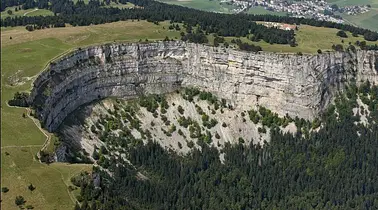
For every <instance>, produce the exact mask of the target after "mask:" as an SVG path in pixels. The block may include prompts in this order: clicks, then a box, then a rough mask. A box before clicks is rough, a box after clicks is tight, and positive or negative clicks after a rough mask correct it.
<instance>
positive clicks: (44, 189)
mask: <svg viewBox="0 0 378 210" xmlns="http://www.w3.org/2000/svg"><path fill="white" fill-rule="evenodd" d="M168 26H169V22H161V23H160V24H159V25H155V24H153V23H148V22H146V21H123V22H115V23H109V24H102V25H93V26H82V27H66V28H51V29H44V30H36V31H33V32H28V31H27V30H26V29H25V28H24V27H13V28H1V43H2V45H1V55H2V56H1V118H2V121H1V134H2V138H1V146H2V151H1V157H2V159H1V172H2V177H1V184H2V187H7V188H9V192H7V193H2V196H1V197H2V202H1V209H7V210H8V209H10V210H12V209H18V207H17V206H16V205H15V197H16V196H18V195H21V196H24V198H25V199H26V201H27V202H26V205H28V204H30V205H33V206H34V207H35V209H42V210H43V209H46V210H51V209H72V208H73V206H74V204H75V197H74V195H75V193H77V192H75V191H73V192H69V191H68V190H67V188H68V186H69V185H70V182H69V180H70V178H71V176H72V175H74V174H77V173H79V172H81V171H83V170H90V169H91V165H85V164H65V163H53V164H50V165H45V164H41V163H39V162H38V161H37V160H36V159H35V155H36V153H37V152H38V151H39V150H40V149H41V148H42V145H43V144H44V143H45V141H46V136H45V134H44V133H42V132H41V130H40V129H39V125H38V124H39V123H37V122H36V123H35V122H34V121H33V120H32V119H30V118H28V117H23V113H26V112H27V111H26V109H24V108H15V107H9V106H8V105H7V103H6V102H7V101H8V100H10V99H11V98H12V97H13V95H14V93H15V92H16V91H29V90H30V89H31V87H32V86H31V85H32V82H33V80H34V79H35V78H36V77H37V76H38V74H39V72H41V71H42V70H43V69H44V67H45V66H46V65H47V64H48V63H49V61H50V60H52V59H54V58H56V57H58V56H59V55H61V54H63V53H66V52H69V51H70V50H74V49H77V48H78V47H83V46H88V45H95V44H101V43H109V42H114V41H116V42H136V41H138V40H139V39H143V40H144V39H148V40H162V39H164V38H165V37H166V36H168V37H169V38H176V39H177V38H180V35H179V33H180V32H179V31H170V30H168ZM336 32H337V30H336V29H328V28H316V27H311V26H301V27H300V28H299V30H298V31H296V39H297V42H298V46H297V47H294V48H293V47H290V46H288V45H270V44H268V43H265V42H263V41H261V42H258V43H254V44H257V45H261V46H262V48H263V50H266V51H273V52H293V53H295V52H298V51H301V52H303V53H315V52H316V51H317V50H318V49H319V48H320V49H330V48H331V46H332V44H337V43H341V38H340V37H337V36H336ZM348 35H349V38H346V39H344V45H347V44H348V42H353V43H354V42H355V41H356V40H361V41H362V40H363V38H362V37H358V38H355V37H352V36H351V35H350V33H348ZM209 39H210V41H211V40H212V39H213V37H212V36H209ZM230 39H232V38H226V40H228V41H230ZM244 41H248V40H247V39H246V38H245V39H244ZM249 42H250V41H249ZM375 43H377V44H378V42H375ZM369 44H373V43H369ZM45 133H47V132H45ZM46 135H51V134H48V133H47V134H46ZM55 140H56V139H55V137H53V139H52V141H51V144H53V143H52V142H54V141H55ZM47 149H48V150H52V149H53V146H52V145H48V146H47ZM29 184H33V185H34V186H35V187H36V189H35V190H34V191H33V192H31V191H29V190H28V188H27V187H28V185H29Z"/></svg>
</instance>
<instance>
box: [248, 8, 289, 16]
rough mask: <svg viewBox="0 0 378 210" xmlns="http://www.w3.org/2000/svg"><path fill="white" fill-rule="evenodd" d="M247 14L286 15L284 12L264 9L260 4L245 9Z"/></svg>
mask: <svg viewBox="0 0 378 210" xmlns="http://www.w3.org/2000/svg"><path fill="white" fill-rule="evenodd" d="M247 14H256V15H279V16H286V15H287V13H286V12H273V11H269V10H266V9H264V7H261V6H258V7H253V8H250V9H249V10H248V11H247Z"/></svg>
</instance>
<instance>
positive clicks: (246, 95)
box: [30, 42, 378, 131]
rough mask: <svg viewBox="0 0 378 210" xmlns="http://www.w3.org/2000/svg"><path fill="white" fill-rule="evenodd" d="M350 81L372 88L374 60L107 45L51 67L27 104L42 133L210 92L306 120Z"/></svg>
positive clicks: (353, 55)
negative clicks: (114, 107) (127, 104)
mask: <svg viewBox="0 0 378 210" xmlns="http://www.w3.org/2000/svg"><path fill="white" fill-rule="evenodd" d="M351 80H355V81H357V82H358V83H359V82H361V81H366V80H369V81H370V82H372V83H375V84H378V52H376V51H357V52H351V51H348V52H333V53H323V54H318V55H302V56H300V55H294V54H280V53H267V52H259V53H250V52H242V51H237V50H233V49H227V48H216V47H210V46H205V45H199V44H193V43H185V42H156V43H146V44H141V43H132V44H108V45H102V46H95V47H88V48H85V49H80V50H78V51H76V52H74V53H73V54H71V55H68V56H65V57H63V58H61V59H60V60H58V61H56V62H53V63H51V64H50V66H49V67H48V69H47V70H46V71H44V72H43V73H42V74H41V75H40V76H39V77H38V78H37V79H36V81H35V82H34V88H33V90H32V93H31V95H30V103H31V104H32V105H33V107H34V108H35V109H36V113H37V116H38V118H39V119H40V120H41V122H42V123H43V124H44V126H45V127H46V128H47V129H48V130H49V131H54V130H56V129H57V128H58V127H59V125H60V124H61V123H62V121H63V120H64V119H65V117H66V116H67V115H68V114H69V113H71V112H72V111H73V110H75V109H76V108H78V107H79V106H81V105H83V104H86V103H90V102H92V101H94V100H98V99H103V98H106V97H124V98H132V97H137V96H138V95H141V94H148V93H159V94H160V93H167V92H172V91H174V90H176V89H178V88H180V87H197V88H199V89H202V90H206V91H210V92H212V93H214V94H216V95H217V96H219V97H221V98H225V99H227V100H229V101H231V102H232V103H233V104H234V105H235V107H241V108H251V107H253V106H256V105H262V106H265V107H267V108H269V109H271V110H272V111H275V112H277V113H279V114H280V115H286V114H288V115H290V116H293V117H294V116H298V117H302V118H306V119H313V118H314V117H316V116H317V115H318V114H319V113H320V112H322V111H323V110H324V109H325V108H326V107H327V105H328V104H329V103H330V102H331V101H332V99H333V96H334V95H335V93H336V91H338V90H340V89H341V88H343V87H344V85H345V84H346V83H347V82H349V81H351Z"/></svg>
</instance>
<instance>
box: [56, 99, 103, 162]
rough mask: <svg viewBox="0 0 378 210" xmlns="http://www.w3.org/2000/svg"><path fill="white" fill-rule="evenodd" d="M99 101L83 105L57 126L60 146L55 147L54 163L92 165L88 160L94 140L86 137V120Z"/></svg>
mask: <svg viewBox="0 0 378 210" xmlns="http://www.w3.org/2000/svg"><path fill="white" fill-rule="evenodd" d="M99 102H101V100H96V101H93V102H91V103H88V104H84V105H82V106H80V107H79V108H77V109H76V110H75V111H73V112H72V113H71V114H69V115H68V116H67V117H66V118H65V120H64V121H63V123H62V124H61V125H60V126H59V128H58V129H57V131H56V133H57V135H58V136H59V141H60V144H59V146H58V147H57V149H56V151H55V154H56V161H58V162H70V163H93V159H92V158H90V157H91V155H92V154H89V153H88V152H87V151H92V150H93V147H94V145H96V142H97V141H96V140H95V139H93V137H92V136H88V133H87V132H86V131H87V129H88V128H87V125H86V120H88V119H89V118H90V116H91V115H92V113H93V108H94V107H95V105H96V104H97V103H99Z"/></svg>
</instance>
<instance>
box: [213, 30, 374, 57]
mask: <svg viewBox="0 0 378 210" xmlns="http://www.w3.org/2000/svg"><path fill="white" fill-rule="evenodd" d="M337 31H338V30H337V29H333V28H322V27H314V26H308V25H301V26H300V27H299V30H298V31H296V32H295V34H296V36H295V38H296V40H297V44H298V46H296V47H290V46H289V45H277V44H273V45H272V44H269V43H266V42H265V41H260V42H252V41H250V40H248V39H247V38H246V37H242V38H240V39H241V40H242V41H244V42H248V43H251V44H254V45H258V46H261V47H262V49H263V50H264V51H270V52H283V53H284V52H288V53H297V52H302V53H310V54H314V53H317V50H318V49H321V50H323V51H326V50H330V51H332V45H333V44H342V45H343V46H344V48H346V47H348V45H349V42H351V43H353V44H354V43H355V42H356V41H357V40H359V41H364V38H363V37H361V36H360V37H353V36H352V34H351V33H349V32H347V34H348V38H341V37H338V36H336V33H337ZM232 39H233V38H232V37H226V38H225V40H227V41H228V42H230V41H231V40H232ZM211 40H212V39H211ZM341 40H344V43H342V42H341ZM367 43H368V44H369V45H373V44H378V41H376V42H367Z"/></svg>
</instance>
